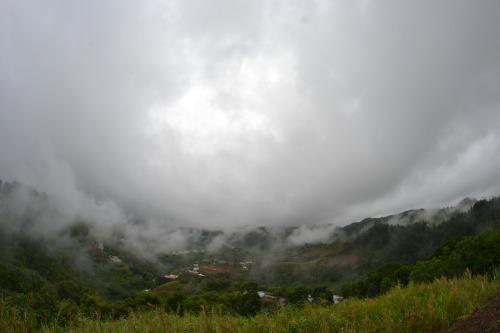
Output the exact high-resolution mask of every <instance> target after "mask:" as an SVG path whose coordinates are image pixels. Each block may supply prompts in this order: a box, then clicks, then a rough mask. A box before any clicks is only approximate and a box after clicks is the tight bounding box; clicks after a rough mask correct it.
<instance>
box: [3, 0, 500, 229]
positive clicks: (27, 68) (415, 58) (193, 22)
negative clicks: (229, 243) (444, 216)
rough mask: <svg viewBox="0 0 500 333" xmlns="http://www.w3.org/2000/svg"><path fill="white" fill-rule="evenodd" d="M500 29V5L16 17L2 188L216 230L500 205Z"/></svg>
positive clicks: (29, 7) (281, 6)
mask: <svg viewBox="0 0 500 333" xmlns="http://www.w3.org/2000/svg"><path fill="white" fill-rule="evenodd" d="M498 13H500V3H499V2H498V1H481V2H474V3H471V2H468V1H439V2H436V1H412V2H401V1H366V0H365V1H348V2H346V1H337V2H330V1H292V2H283V1H232V0H231V1H229V0H227V1H222V0H218V1H199V0H198V1H139V2H138V1H83V2H66V1H65V2H60V1H49V0H46V1H36V2H34V1H2V2H1V3H0V50H1V51H0V156H1V159H0V179H4V180H14V179H15V180H18V181H21V182H24V183H27V184H30V185H32V186H35V187H37V188H38V189H40V190H43V191H47V192H50V193H54V194H55V195H57V196H59V197H60V198H61V199H64V200H65V202H66V204H67V205H69V206H71V205H73V206H75V207H79V208H78V209H80V210H81V209H82V207H87V206H85V205H87V204H85V205H84V206H82V204H81V202H82V197H89V196H90V197H91V198H97V199H98V200H101V199H102V200H104V199H105V200H107V201H106V202H110V201H109V200H112V201H116V203H117V204H118V205H120V206H122V207H127V208H126V209H125V210H127V209H132V210H134V211H136V212H139V213H140V214H142V215H144V216H145V217H146V218H150V219H152V220H154V221H160V222H157V223H160V224H164V223H167V224H172V225H184V224H193V225H203V226H207V227H208V226H212V227H213V226H217V225H219V226H229V225H235V226H237V225H245V224H250V225H255V224H258V225H275V224H281V225H286V224H303V223H306V224H314V223H327V222H333V223H337V224H342V223H346V222H350V221H352V220H355V219H359V218H361V217H365V216H373V215H383V214H389V213H393V212H396V211H400V210H405V209H409V208H415V207H434V206H440V205H449V204H454V203H456V202H458V201H459V200H460V199H461V198H463V197H466V196H476V197H482V196H486V197H488V196H492V195H499V194H500V39H499V38H498V32H499V31H500V20H498ZM85 200H87V199H85ZM85 200H84V201H85ZM85 202H87V201H85ZM110 206H114V205H110Z"/></svg>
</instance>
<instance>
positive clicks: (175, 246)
mask: <svg viewBox="0 0 500 333" xmlns="http://www.w3.org/2000/svg"><path fill="white" fill-rule="evenodd" d="M0 188H1V192H0V193H1V201H0V221H1V224H2V226H3V228H5V229H6V230H10V231H20V230H22V231H23V232H27V233H32V234H33V235H36V236H40V237H49V238H50V236H51V235H52V236H53V235H58V234H60V233H61V232H62V231H63V230H67V229H68V228H70V227H71V226H73V225H75V224H78V223H83V224H86V225H88V226H89V228H90V229H89V232H91V233H93V234H94V237H95V239H96V240H99V241H104V240H105V239H108V238H114V239H115V241H116V240H117V239H119V240H120V241H122V242H126V243H128V244H129V245H131V246H133V247H136V249H137V250H138V251H140V252H143V253H148V252H149V253H150V254H152V253H161V252H171V251H182V250H195V249H196V250H208V251H212V252H215V251H218V250H220V249H221V248H223V247H224V248H244V249H246V250H248V251H252V252H259V251H262V250H266V251H267V250H270V249H281V248H287V247H292V246H297V245H304V244H305V243H331V242H332V241H335V240H342V239H344V238H346V237H353V236H355V235H357V234H359V233H362V232H363V231H366V230H367V229H369V228H371V227H373V226H374V225H376V224H379V223H385V224H389V225H400V226H407V225H411V224H414V223H421V222H425V223H428V224H430V225H435V224H439V223H442V222H444V221H446V220H449V219H450V218H452V217H453V216H455V215H457V214H461V213H465V212H468V211H469V210H470V208H471V207H472V206H473V205H474V204H475V203H476V202H477V200H476V199H469V198H467V199H464V200H462V201H460V202H459V203H458V204H457V205H456V206H453V207H446V208H436V209H427V210H426V209H415V210H408V211H405V212H402V213H398V214H393V215H388V216H385V217H379V218H366V219H364V220H362V221H359V222H353V223H351V224H348V225H346V226H344V227H338V226H336V225H334V224H322V225H310V224H307V225H302V226H282V227H273V226H260V227H253V226H245V227H234V228H224V229H217V228H213V229H207V228H194V227H166V228H164V229H157V225H156V224H153V227H154V228H153V229H150V228H151V224H149V223H148V221H147V220H144V219H141V218H140V217H137V216H136V215H128V216H127V215H125V214H123V215H117V214H110V213H109V211H108V210H106V209H103V207H102V205H100V204H99V203H96V204H94V205H93V206H92V205H89V206H87V207H86V208H88V209H89V210H88V211H85V212H80V213H79V214H71V213H70V212H68V211H66V210H65V209H64V207H63V206H62V205H61V203H60V202H58V201H57V199H55V198H53V197H51V196H50V195H49V194H46V193H39V192H38V191H36V190H35V189H34V188H31V187H29V186H26V185H23V184H21V183H18V182H15V181H14V182H3V183H1V182H0ZM113 208H114V209H115V210H117V211H118V210H119V207H113ZM92 209H94V210H95V211H92ZM103 212H104V213H106V214H107V215H106V214H103Z"/></svg>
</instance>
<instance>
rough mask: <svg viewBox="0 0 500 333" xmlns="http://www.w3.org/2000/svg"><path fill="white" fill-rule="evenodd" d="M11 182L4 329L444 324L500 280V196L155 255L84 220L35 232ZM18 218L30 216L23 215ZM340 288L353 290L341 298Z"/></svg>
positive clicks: (3, 204) (0, 287)
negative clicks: (430, 213)
mask: <svg viewBox="0 0 500 333" xmlns="http://www.w3.org/2000/svg"><path fill="white" fill-rule="evenodd" d="M9 191H12V188H9ZM6 193H7V192H5V193H1V191H0V310H1V313H0V331H1V332H4V331H15V332H17V331H36V330H39V331H57V330H59V331H96V330H99V331H101V330H110V331H112V330H115V331H122V330H125V331H128V330H134V331H137V330H141V331H142V330H146V331H156V330H158V331H165V330H171V331H194V330H201V331H252V332H253V331H266V332H267V331H283V330H285V331H317V330H320V331H339V330H343V331H353V332H354V331H377V330H380V329H381V328H383V330H384V331H385V330H387V329H388V330H392V331H405V332H406V331H429V330H440V329H443V328H446V327H449V326H450V325H451V324H453V322H455V321H456V319H457V318H460V317H462V316H465V315H467V314H469V313H470V312H471V311H472V310H473V309H474V308H476V307H477V306H479V304H481V302H482V300H484V299H485V298H486V297H488V296H489V295H492V294H493V293H494V292H495V290H496V288H498V287H499V285H500V282H499V276H498V275H499V273H498V269H499V267H500V199H499V198H493V199H491V200H480V201H477V202H475V203H474V205H473V206H471V208H470V209H469V210H468V211H447V210H442V211H440V212H439V214H437V215H434V216H438V218H439V219H441V220H440V223H437V222H436V221H434V222H435V224H432V223H429V222H425V221H420V220H418V217H419V216H422V215H421V212H420V211H413V212H412V211H409V212H405V213H402V214H400V215H398V218H402V217H404V218H406V219H407V220H408V221H410V222H411V223H409V224H406V225H392V224H389V223H388V222H389V221H390V220H393V219H394V217H386V218H380V219H366V220H364V221H361V222H359V223H354V224H351V225H349V226H346V227H344V228H340V229H338V230H337V232H336V234H335V235H333V236H332V238H331V241H329V242H328V243H326V244H304V245H303V246H296V247H288V248H283V249H282V251H281V252H279V253H278V254H273V257H270V256H266V255H265V254H266V251H267V250H269V249H270V247H271V246H272V243H273V242H274V241H277V238H275V236H274V235H272V234H270V233H269V232H268V231H267V230H266V229H265V228H261V229H259V231H258V232H249V233H248V234H246V235H244V237H241V239H238V240H236V241H235V243H234V244H240V243H241V246H244V247H243V248H239V247H233V248H229V247H224V248H223V249H222V251H223V252H219V253H211V254H209V253H205V252H203V251H190V252H187V251H186V252H184V253H163V254H161V255H159V256H157V257H154V256H150V257H149V259H148V260H146V259H144V258H143V257H141V256H140V255H138V254H135V253H134V252H133V251H132V250H131V248H129V247H127V246H126V245H125V244H124V243H123V242H122V241H121V240H120V239H121V237H120V236H119V235H118V236H116V237H111V238H108V239H101V241H98V240H97V238H96V236H95V235H96V232H95V231H94V230H93V227H92V224H90V223H87V222H84V221H75V222H74V223H72V224H71V226H69V227H67V228H66V229H62V230H58V232H57V234H55V235H53V236H52V237H38V236H35V233H32V232H30V230H31V229H30V228H33V226H35V225H36V216H37V214H38V212H40V209H39V208H36V209H35V210H34V212H33V211H29V210H28V213H27V214H25V215H16V214H12V212H11V211H9V207H10V203H11V201H9V200H10V199H9V198H10V194H9V193H10V192H8V193H7V194H6ZM30 195H33V196H35V198H36V199H37V200H41V202H38V201H37V204H36V205H32V206H33V207H41V206H43V202H44V201H45V200H47V198H46V197H44V196H40V195H39V194H38V193H36V192H32V194H30ZM6 198H7V199H6ZM445 217H446V219H445ZM15 218H17V219H18V220H15ZM434 219H436V217H434ZM12 221H14V222H15V223H17V224H18V225H20V227H19V228H10V224H9V223H11V222H12ZM339 235H342V237H340V236H339ZM212 236H213V235H212V234H210V233H207V234H206V235H205V236H204V237H205V238H203V239H204V241H207V240H208V239H210V237H212ZM262 251H264V252H262ZM216 258H219V259H216ZM240 261H241V262H242V263H240ZM250 262H252V263H250ZM195 263H196V264H195ZM247 266H248V267H247ZM199 272H203V273H205V274H199ZM464 272H466V273H465V275H464ZM334 294H337V295H338V294H340V295H342V296H344V297H346V298H347V299H346V300H345V301H344V302H342V303H340V304H334V302H333V295H334ZM283 299H284V300H286V306H284V305H283V302H281V300H283Z"/></svg>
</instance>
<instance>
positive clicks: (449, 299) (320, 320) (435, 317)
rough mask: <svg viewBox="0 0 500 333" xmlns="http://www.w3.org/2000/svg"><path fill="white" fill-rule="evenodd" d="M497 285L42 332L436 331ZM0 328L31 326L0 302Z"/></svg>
mask: <svg viewBox="0 0 500 333" xmlns="http://www.w3.org/2000/svg"><path fill="white" fill-rule="evenodd" d="M499 287H500V280H499V278H498V275H496V276H495V277H494V278H493V279H491V278H490V279H489V278H488V277H486V276H472V275H471V274H470V273H468V272H466V273H465V274H464V275H463V276H462V277H460V278H453V279H446V278H440V279H436V280H434V281H433V282H431V283H424V284H413V283H410V285H409V286H407V287H399V286H396V287H395V288H393V289H391V290H390V291H389V292H388V293H387V294H385V295H383V296H379V297H377V298H372V299H363V300H360V299H347V300H345V301H344V302H342V303H340V304H336V305H328V306H324V307H323V306H321V305H317V306H311V305H306V306H304V307H302V308H296V307H291V306H290V307H285V308H280V309H277V310H276V311H275V312H270V313H267V314H265V313H261V314H258V315H256V316H255V317H235V316H225V315H218V314H212V313H211V311H210V309H207V310H206V311H204V312H203V313H202V314H201V315H199V316H191V315H184V316H179V315H175V314H167V313H165V312H164V311H162V310H156V311H154V310H150V311H147V310H146V311H138V312H134V313H131V314H130V315H129V317H128V318H126V319H118V320H111V319H103V318H100V317H99V316H98V315H97V314H96V315H95V316H94V318H93V319H91V318H88V317H83V316H81V317H80V316H79V317H78V318H76V320H75V321H74V322H73V323H72V324H71V325H70V326H66V327H64V328H61V327H59V326H57V324H55V323H52V324H50V323H49V324H47V325H43V326H42V327H41V329H40V331H42V332H388V331H390V332H423V331H424V332H436V331H441V330H444V329H447V328H449V327H451V326H452V325H453V324H454V323H455V322H456V321H457V320H459V319H461V318H463V317H465V316H468V315H470V314H471V313H472V312H473V311H474V310H475V309H477V308H479V307H481V306H482V305H483V304H484V301H485V300H486V299H487V298H488V297H490V296H492V295H494V294H495V293H496V292H497V291H498V289H499ZM0 310H1V313H0V331H2V332H26V331H32V330H33V327H34V326H33V324H32V323H30V322H29V321H28V320H27V319H26V318H29V315H28V316H26V314H23V313H17V312H16V310H15V309H13V308H11V307H6V306H5V304H1V305H0Z"/></svg>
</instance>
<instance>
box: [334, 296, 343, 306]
mask: <svg viewBox="0 0 500 333" xmlns="http://www.w3.org/2000/svg"><path fill="white" fill-rule="evenodd" d="M332 300H333V303H335V304H338V303H340V302H342V301H343V300H344V297H342V296H339V295H333V297H332Z"/></svg>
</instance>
